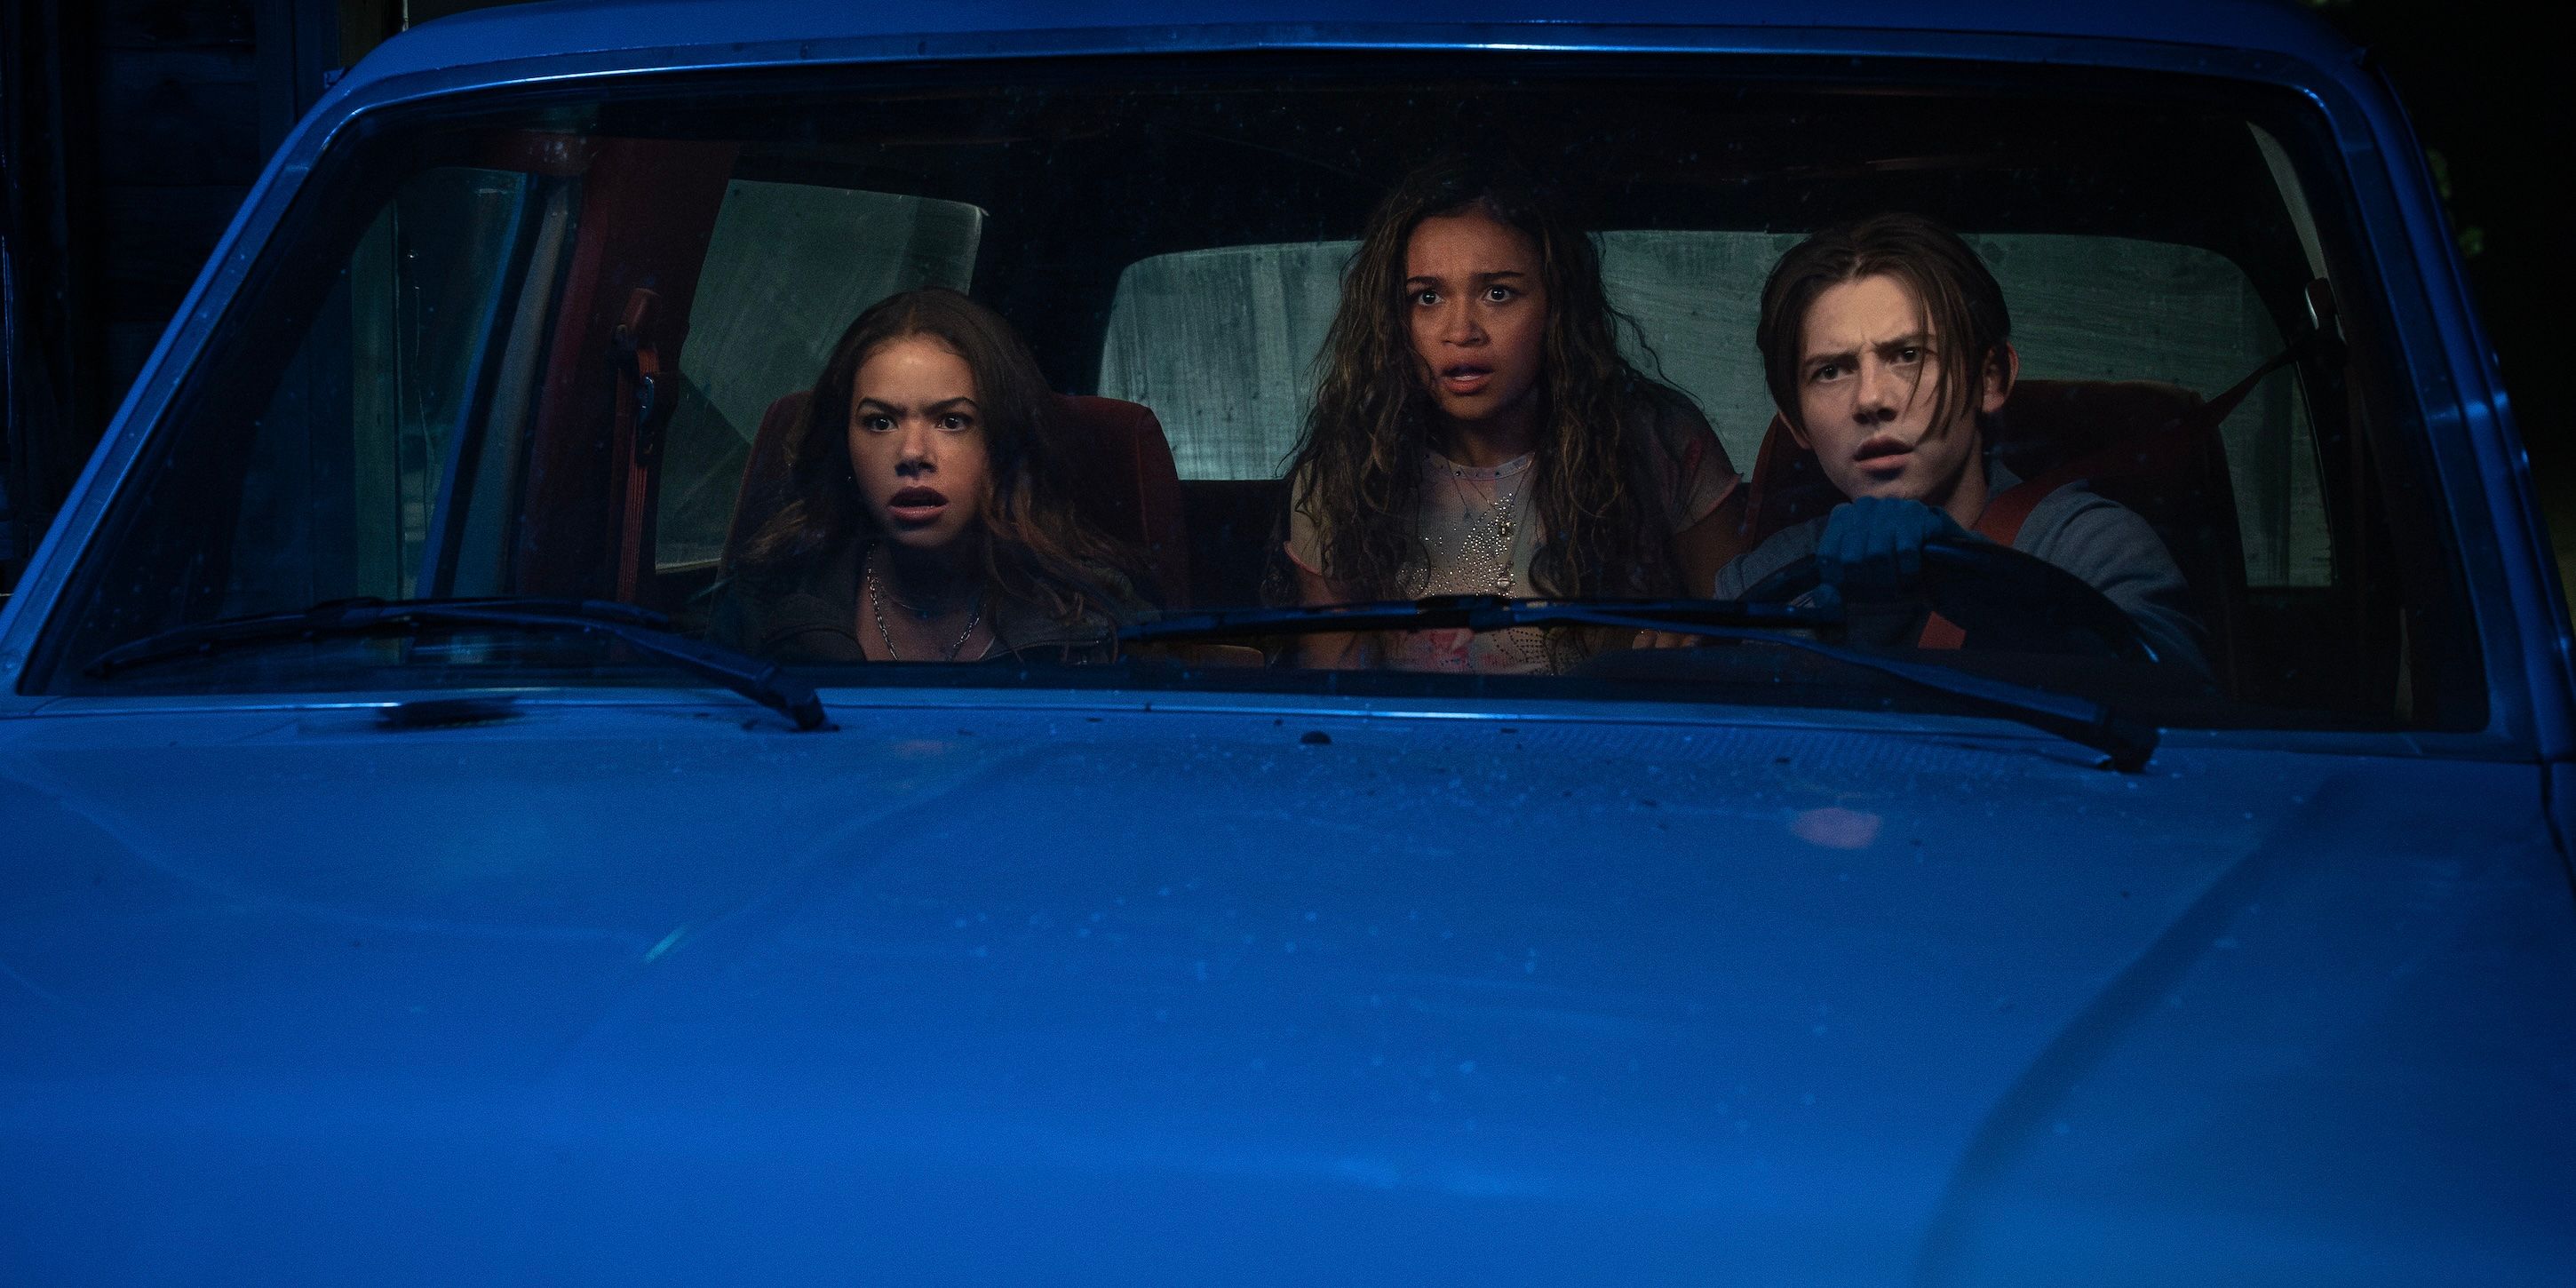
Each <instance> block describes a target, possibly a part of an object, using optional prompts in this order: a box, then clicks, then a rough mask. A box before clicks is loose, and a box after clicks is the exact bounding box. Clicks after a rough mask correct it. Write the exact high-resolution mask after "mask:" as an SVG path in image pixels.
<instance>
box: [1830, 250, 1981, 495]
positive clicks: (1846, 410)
mask: <svg viewBox="0 0 2576 1288" xmlns="http://www.w3.org/2000/svg"><path fill="white" fill-rule="evenodd" d="M1930 316H1931V315H1930V313H1929V311H1928V310H1926V309H1925V308H1924V307H1923V301H1922V300H1921V298H1920V297H1918V296H1917V295H1916V294H1915V292H1914V289H1913V288H1912V287H1911V286H1908V285H1906V284H1905V283H1904V282H1902V281H1899V280H1897V279H1896V278H1894V277H1889V276H1886V275H1884V274H1881V275H1875V276H1870V277H1864V278H1860V279H1858V280H1856V281H1849V282H1843V283H1839V284H1837V285H1834V286H1830V287H1827V288H1826V289H1825V291H1824V293H1822V294H1820V295H1818V296H1817V297H1816V300H1815V303H1813V304H1812V305H1809V306H1808V308H1807V320H1806V326H1805V327H1804V328H1803V330H1802V332H1801V336H1800V344H1799V351H1798V355H1799V356H1798V413H1799V416H1798V419H1799V420H1801V421H1803V422H1804V423H1803V425H1797V424H1793V426H1792V429H1791V433H1792V435H1793V436H1794V437H1795V438H1796V439H1797V440H1798V445H1799V446H1801V447H1805V448H1808V449H1810V450H1812V451H1814V452H1815V454H1816V463H1817V464H1818V465H1820V466H1822V467H1823V469H1824V471H1825V477H1826V478H1828V479H1831V480H1833V484H1834V486H1835V487H1838V488H1841V489H1842V491H1843V495H1845V496H1848V497H1851V498H1853V499H1854V500H1858V499H1859V498H1861V497H1864V496H1883V497H1894V498H1899V499H1903V500H1908V501H1921V502H1924V503H1925V504H1927V505H1931V506H1934V507H1936V508H1937V507H1940V506H1943V505H1945V504H1946V503H1947V502H1948V500H1949V498H1950V494H1951V491H1952V490H1953V489H1954V488H1956V487H1957V485H1958V483H1959V479H1960V476H1961V475H1962V474H1963V473H1965V472H1966V470H1967V469H1968V468H1969V467H1970V466H1971V465H1972V464H1974V463H1975V462H1976V460H1977V456H1978V451H1979V449H1980V447H1981V446H1982V443H1981V441H1980V440H1981V438H1982V435H1981V434H1980V433H1979V432H1978V428H1977V414H1978V413H1979V412H1985V413H1988V414H1991V413H1993V412H1994V411H1995V410H1996V409H1998V408H2000V407H2002V406H2003V405H2004V397H2005V395H2006V394H2008V393H2010V392H2011V391H2012V381H2013V375H2014V369H2015V366H2016V365H2017V359H2016V358H2015V357H2014V355H2013V351H2012V348H2011V346H2009V345H2006V346H2003V347H2002V348H2001V349H2000V350H1998V352H1997V354H1996V357H1995V359H1994V360H1993V361H1990V362H1988V363H1987V364H1985V369H1984V370H1982V371H1979V372H1973V373H1959V375H1957V376H1954V377H1953V378H1954V379H1957V378H1967V379H1973V380H1975V381H1976V382H1977V385H1976V391H1975V396H1974V397H1972V398H1970V399H1969V400H1968V403H1967V406H1966V407H1965V408H1963V409H1961V410H1960V411H1959V412H1958V414H1957V415H1955V416H1949V417H1945V416H1943V414H1942V409H1941V406H1940V402H1941V399H1940V396H1939V393H1938V391H1939V388H1940V384H1941V371H1942V362H1943V359H1944V358H1945V357H1946V356H1947V355H1946V354H1945V353H1944V352H1943V349H1942V343H1941V342H1942V339H1943V337H1941V336H1939V335H1936V334H1934V333H1933V329H1932V323H1931V321H1930Z"/></svg>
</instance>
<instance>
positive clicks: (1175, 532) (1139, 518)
mask: <svg viewBox="0 0 2576 1288" xmlns="http://www.w3.org/2000/svg"><path fill="white" fill-rule="evenodd" d="M808 396H809V395H808V393H807V391H805V390H801V389H800V390H798V391H797V392H795V393H792V394H788V395H787V396H785V397H783V398H780V399H779V400H778V401H776V402H774V403H771V404H770V405H769V410H768V412H767V413H766V414H764V415H762V416H761V418H760V433H759V435H758V436H757V437H755V438H754V439H753V440H752V444H751V456H750V459H749V460H747V461H745V462H744V463H743V469H742V484H741V486H740V487H739V488H738V489H736V491H735V493H734V503H733V525H732V527H731V528H730V529H729V530H728V531H727V532H726V533H725V553H724V563H725V566H726V567H727V568H731V567H732V566H733V561H734V556H735V554H736V553H737V552H738V551H740V550H741V548H742V546H743V543H744V542H746V541H748V540H750V539H751V534H752V533H753V532H755V531H757V530H758V529H759V527H760V524H761V522H762V521H763V520H765V519H767V518H768V517H769V515H770V514H771V513H773V512H775V511H776V509H777V508H778V506H779V504H780V503H781V502H782V501H783V500H784V499H785V491H786V484H787V440H788V436H789V435H790V434H792V433H793V432H794V431H795V428H796V422H797V419H798V417H799V416H801V415H802V414H803V413H804V410H805V400H806V398H807V397H808ZM1056 413H1057V414H1058V415H1060V416H1063V417H1065V418H1066V423H1067V425H1068V426H1069V428H1070V429H1071V431H1072V432H1071V435H1070V437H1071V439H1072V441H1073V442H1075V443H1076V444H1079V445H1080V449H1081V450H1080V455H1079V457H1078V461H1079V463H1080V466H1081V468H1082V471H1083V477H1081V478H1079V479H1077V480H1074V483H1073V495H1074V499H1075V503H1076V504H1078V505H1080V506H1081V507H1082V510H1083V517H1084V518H1087V519H1089V520H1090V521H1091V522H1092V523H1093V524H1094V525H1096V526H1098V527H1099V529H1100V530H1101V531H1103V532H1105V533H1108V534H1109V535H1110V536H1112V537H1115V538H1117V539H1119V540H1121V541H1124V542H1127V543H1128V544H1129V545H1131V546H1133V547H1134V548H1135V549H1136V550H1137V551H1138V552H1139V553H1140V554H1142V555H1143V556H1144V557H1145V561H1146V568H1145V571H1146V572H1147V573H1148V574H1149V575H1150V576H1151V577H1152V579H1153V584H1152V585H1151V586H1145V587H1139V589H1141V590H1144V591H1147V592H1148V593H1151V594H1154V595H1157V596H1158V597H1159V598H1160V600H1161V602H1162V604H1163V606H1164V607H1166V608H1184V607H1187V606H1188V605H1189V602H1190V556H1189V550H1190V543H1189V535H1188V531H1187V529H1186V527H1185V526H1184V525H1183V523H1182V520H1181V476H1180V472H1179V471H1178V470H1177V469H1175V468H1174V467H1173V465H1172V448H1171V444H1170V443H1168V442H1166V441H1165V440H1164V438H1163V423H1162V422H1161V421H1160V420H1158V419H1156V418H1155V416H1154V413H1153V410H1152V409H1151V408H1148V407H1145V406H1143V405H1141V404H1138V403H1131V402H1121V401H1119V400H1118V399H1115V398H1092V397H1085V396H1080V395H1072V394H1058V395H1056Z"/></svg>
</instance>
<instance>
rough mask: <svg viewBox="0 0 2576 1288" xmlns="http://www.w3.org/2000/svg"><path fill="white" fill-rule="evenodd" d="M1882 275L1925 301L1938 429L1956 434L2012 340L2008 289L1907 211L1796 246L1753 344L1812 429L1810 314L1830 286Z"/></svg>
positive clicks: (1959, 245)
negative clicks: (1805, 390) (1807, 399)
mask: <svg viewBox="0 0 2576 1288" xmlns="http://www.w3.org/2000/svg"><path fill="white" fill-rule="evenodd" d="M1880 276H1885V277H1892V278H1895V279H1896V280H1897V281H1900V282H1903V283H1904V284H1905V285H1906V287H1907V289H1909V290H1911V291H1913V292H1914V298H1915V299H1918V300H1920V301H1922V302H1923V311H1924V313H1925V314H1926V316H1925V318H1924V321H1925V322H1926V323H1928V324H1929V325H1930V329H1931V336H1930V338H1929V342H1928V344H1927V346H1926V347H1928V348H1929V349H1931V351H1932V355H1933V358H1934V361H1935V363H1936V366H1937V369H1938V370H1939V372H1940V375H1939V377H1938V378H1937V379H1936V380H1935V382H1934V384H1933V387H1932V407H1933V416H1932V425H1933V432H1934V433H1942V432H1945V431H1947V430H1948V429H1949V427H1950V426H1952V425H1955V424H1957V423H1958V422H1959V417H1960V416H1961V415H1962V414H1964V413H1966V412H1967V411H1968V410H1969V409H1970V408H1972V407H1974V406H1976V404H1977V397H1978V394H1979V392H1980V391H1981V389H1982V388H1983V385H1984V379H1985V371H1986V364H1987V363H1989V362H1992V361H1994V360H1995V359H1996V357H1997V355H1998V353H1999V352H2000V351H2001V350H2002V348H2003V347H2004V346H2005V345H2006V344H2008V343H2010V342H2011V340H2012V312H2011V311H2010V310H2009V309H2006V308H2005V307H2004V288H2003V287H2002V286H2001V285H2000V284H1998V283H1997V282H1996V281H1995V275H1994V274H1993V273H1992V272H1990V271H1988V270H1987V268H1986V264H1985V261H1984V260H1982V259H1979V258H1977V252H1976V251H1975V250H1973V249H1971V248H1970V247H1969V245H1968V243H1967V242H1965V241H1962V240H1961V239H1960V237H1959V235H1958V234H1957V233H1954V232H1951V231H1950V230H1949V229H1947V228H1944V227H1942V226H1941V225H1939V224H1937V223H1934V222H1933V221H1932V220H1930V219H1927V218H1925V217H1923V216H1921V215H1917V214H1909V213H1906V212H1902V211H1899V212H1896V213H1892V214H1884V215H1874V216H1871V217H1870V218H1867V219H1863V220H1859V221H1856V222H1853V223H1848V224H1840V225H1836V226H1835V227H1832V228H1827V229H1825V230H1823V231H1821V232H1818V233H1816V234H1815V235H1814V236H1811V237H1809V238H1807V239H1806V240H1805V241H1802V242H1800V243H1798V244H1797V245H1795V246H1792V247H1790V248H1789V253H1788V254H1786V255H1783V256H1781V257H1780V262H1779V263H1777V264H1774V265H1772V267H1771V276H1770V277H1769V278H1768V279H1767V280H1765V281H1764V282H1763V284H1762V320H1761V322H1760V324H1759V325H1757V326H1756V327H1755V329H1754V332H1753V342H1754V344H1755V345H1756V346H1758V347H1760V349H1761V350H1762V378H1763V380H1764V381H1765V382H1766V383H1768V384H1769V385H1770V387H1771V401H1772V402H1773V403H1775V404H1777V405H1778V406H1779V408H1780V415H1781V416H1782V417H1783V418H1785V419H1786V420H1787V421H1788V422H1789V423H1790V424H1791V425H1795V426H1797V427H1798V428H1799V429H1800V430H1802V431H1803V430H1805V429H1806V427H1807V426H1806V421H1805V419H1804V417H1802V416H1801V415H1800V411H1799V402H1798V389H1799V373H1798V367H1799V364H1800V362H1801V360H1802V359H1803V357H1804V355H1803V354H1802V353H1801V352H1800V350H1801V349H1802V348H1803V347H1804V346H1805V341H1806V333H1807V311H1808V310H1809V309H1810V308H1812V307H1814V305H1815V303H1816V297H1817V296H1820V295H1822V294H1824V293H1825V291H1826V290H1827V289H1828V288H1830V287H1835V286H1840V285H1842V284H1843V283H1845V282H1857V281H1859V280H1861V279H1862V278H1864V277H1880ZM2005 370H2006V372H2007V373H2009V372H2010V370H2011V369H2010V367H2009V366H2006V368H2005Z"/></svg>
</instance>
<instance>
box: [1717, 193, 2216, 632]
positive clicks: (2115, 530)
mask: <svg viewBox="0 0 2576 1288" xmlns="http://www.w3.org/2000/svg"><path fill="white" fill-rule="evenodd" d="M2011 330H2012V321H2011V315H2010V314H2009V313H2008V312H2007V311H2006V310H2005V308H2004V297H2003V288H2002V287H2001V286H1999V285H1997V284H1996V282H1995V278H1994V274H1992V273H1990V272H1988V271H1987V270H1986V266H1985V264H1984V263H1983V262H1981V261H1980V260H1979V259H1978V258H1977V254H1976V252H1975V251H1973V250H1971V249H1969V247H1968V244H1967V243H1966V242H1964V241H1961V240H1960V239H1959V238H1958V236H1957V235H1955V234H1953V233H1951V232H1950V231H1949V230H1948V229H1945V228H1943V227H1941V226H1940V225H1938V224H1935V223H1933V222H1932V221H1931V220H1929V219H1925V218H1923V217H1921V216H1919V215H1909V214H1888V215H1879V216H1876V217H1874V218H1870V219H1865V220H1862V221H1860V222H1858V223H1853V224H1846V225H1843V226H1841V227H1838V228H1831V229H1827V230H1825V231H1823V232H1820V233H1817V234H1816V235H1814V236H1812V237H1810V238H1808V239H1807V240H1805V241H1803V242H1800V243H1799V244H1798V245H1797V246H1796V247H1794V248H1792V249H1791V250H1790V251H1789V253H1788V254H1786V255H1784V256H1782V257H1781V259H1780V262H1779V264H1777V265H1776V266H1774V267H1773V268H1772V270H1771V276H1770V280H1769V281H1767V282H1766V283H1765V284H1764V285H1763V289H1762V319H1761V323H1760V327H1759V329H1758V330H1757V332H1756V333H1755V343H1756V344H1758V345H1759V346H1760V347H1761V350H1762V359H1763V374H1764V376H1765V378H1766V379H1767V380H1768V382H1769V384H1770V387H1771V397H1772V401H1774V402H1775V403H1777V404H1778V405H1779V408H1780V417H1781V419H1782V421H1784V422H1785V423H1786V424H1787V425H1788V428H1789V433H1790V435H1791V436H1792V437H1793V438H1795V439H1796V440H1797V443H1798V445H1799V446H1800V447H1803V448H1806V449H1808V450H1810V451H1812V452H1814V453H1815V455H1816V461H1817V464H1818V465H1819V466H1820V467H1821V468H1822V469H1823V470H1824V474H1825V477H1826V479H1828V480H1829V481H1831V482H1832V483H1833V485H1834V486H1835V487H1837V488H1839V489H1841V490H1842V493H1843V495H1845V496H1847V497H1850V498H1851V501H1850V503H1849V504H1846V505H1840V506H1836V507H1835V508H1834V510H1833V512H1832V513H1831V514H1829V515H1826V516H1824V517H1821V518H1817V519H1811V520H1809V521H1807V522H1805V523H1802V524H1798V525H1796V526H1794V527H1790V528H1785V529H1783V530H1781V531H1780V532H1778V533H1775V534H1774V535H1773V536H1772V537H1771V538H1770V540H1768V541H1765V542H1763V543H1762V544H1761V545H1760V546H1758V547H1756V548H1755V549H1754V550H1752V551H1751V552H1749V553H1747V554H1745V555H1744V556H1743V557H1741V558H1739V559H1737V560H1735V561H1734V562H1732V563H1730V564H1728V565H1727V566H1726V567H1725V568H1724V569H1723V570H1721V571H1720V572H1719V573H1718V577H1717V586H1716V590H1715V593H1716V596H1717V597H1718V598H1720V599H1734V598H1738V597H1740V596H1742V595H1743V593H1744V592H1745V590H1746V589H1748V588H1750V587H1752V586H1754V585H1756V584H1758V583H1759V582H1761V580H1762V579H1763V578H1764V577H1767V576H1769V575H1770V574H1771V573H1773V572H1775V571H1777V570H1778V569H1780V568H1782V567H1785V566H1787V565H1788V564H1790V563H1792V562H1794V561H1796V560H1797V559H1798V558H1800V557H1801V556H1804V555H1814V556H1815V557H1816V572H1817V577H1818V580H1819V581H1820V582H1822V583H1823V584H1825V585H1828V586H1832V587H1834V589H1835V591H1836V592H1837V593H1839V594H1840V595H1842V596H1843V597H1844V598H1845V599H1847V600H1852V601H1861V602H1866V601H1872V600H1884V599H1887V598H1889V597H1891V596H1892V595H1894V594H1896V593H1897V592H1900V591H1903V590H1905V589H1906V588H1908V587H1910V586H1911V585H1912V584H1913V582H1914V580H1915V578H1916V577H1917V576H1918V575H1919V574H1920V572H1921V570H1922V566H1923V547H1924V545H1925V544H1926V543H1927V542H1931V541H1934V540H1940V539H1947V540H1951V541H1974V540H1980V539H1982V538H1979V537H1976V536H1972V535H1971V529H1973V528H1975V527H1976V524H1977V520H1978V519H1979V518H1980V517H1982V516H1983V515H1984V514H1985V511H1986V507H1987V504H1988V503H1989V502H1990V501H1991V500H1993V499H1994V498H1995V497H1996V496H1997V495H1999V494H2000V493H2002V492H2003V491H2004V490H2005V489H2007V488H2010V487H2012V486H2014V485H2015V484H2017V483H2018V482H2019V481H2020V480H2018V479H2016V478H2014V477H2013V476H2012V474H2011V472H2010V471H2008V470H2006V469H2005V468H2004V467H2003V466H2002V464H2001V463H2000V462H1998V461H1995V460H1994V459H1992V457H1991V456H1990V455H1989V453H1988V451H1987V448H1988V447H1989V446H1990V439H1991V435H1990V434H1989V433H1988V432H1987V418H1988V417H1990V416H1992V415H1993V414H1994V413H1995V412H1996V411H1997V410H1999V409H2000V408H2002V406H2003V405H2004V400H2005V399H2006V398H2007V397H2009V396H2010V395H2011V393H2012V388H2013V381H2014V379H2015V378H2016V376H2017V375H2018V374H2019V371H2020V364H2021V360H2020V358H2019V356H2018V355H2016V354H2015V353H2014V352H2013V347H2012V344H2011V340H2010V337H2011ZM2011 540H2012V546H2013V548H2014V549H2017V550H2020V551H2022V552H2023V553H2025V554H2029V555H2032V556H2035V557H2037V558H2040V559H2043V560H2046V561H2047V562H2049V563H2052V564H2055V565H2057V566H2058V567H2060V568H2063V569H2065V570H2066V571H2068V572H2071V573H2073V574H2075V575H2076V576H2077V577H2079V578H2081V579H2082V580H2083V581H2084V582H2085V583H2087V584H2088V585H2090V586H2092V587H2093V588H2094V589H2095V590H2098V591H2100V592H2102V594H2103V595H2104V596H2105V597H2107V598H2108V599H2109V600H2110V601H2111V602H2112V603H2113V604H2116V605H2118V606H2119V608H2120V609H2121V610H2122V611H2123V612H2126V613H2127V614H2128V615H2129V617H2130V618H2131V619H2132V620H2134V621H2135V622H2136V623H2137V624H2138V628H2139V631H2140V633H2141V634H2142V635H2144V636H2145V638H2146V641H2147V643H2148V645H2149V647H2151V648H2153V649H2154V650H2155V652H2156V655H2157V656H2158V657H2159V658H2162V659H2164V660H2166V661H2171V662H2178V663H2181V664H2183V665H2186V666H2189V667H2192V668H2194V669H2195V670H2199V671H2202V672H2204V673H2205V672H2206V670H2207V663H2206V662H2205V660H2204V650H2203V647H2202V638H2203V636H2202V630H2201V626H2200V623H2199V622H2198V621H2197V620H2196V619H2195V618H2193V616H2192V615H2191V612H2190V610H2189V609H2188V608H2187V607H2186V605H2187V604H2188V603H2189V600H2190V587H2189V586H2188V584H2187V583H2186V582H2185V581H2184V580H2183V576H2182V572H2181V570H2180V569H2179V568H2177V567H2176V566H2175V565H2174V561H2173V556H2172V555H2171V554H2169V553H2168V552H2167V551H2166V550H2165V546H2164V543H2163V542H2162V541H2161V540H2159V539H2158V538H2157V536H2156V534H2155V530H2154V529H2152V528H2150V527H2149V526H2147V522H2146V520H2144V519H2142V518H2140V517H2138V515H2137V514H2136V513H2134V512H2132V511H2130V510H2128V509H2126V508H2124V507H2122V506H2120V505H2119V504H2117V503H2115V502H2113V501H2110V500H2108V499H2106V498H2104V497H2101V496H2098V495H2095V494H2094V493H2093V492H2092V491H2090V490H2089V489H2087V488H2086V487H2085V486H2084V485H2083V484H2082V483H2070V484H2067V485H2066V486H2064V487H2061V488H2058V489H2057V490H2056V491H2054V492H2051V493H2049V494H2048V495H2047V496H2046V497H2045V498H2043V499H2041V500H2040V501H2039V502H2038V503H2037V504H2036V505H2034V506H2033V507H2032V508H2031V510H2030V513H2029V515H2028V516H2027V517H2026V518H2025V519H2024V520H2023V521H2022V523H2021V526H2020V528H2019V530H2018V531H2017V532H2015V533H2014V534H2013V535H2012V539H2011Z"/></svg>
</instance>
